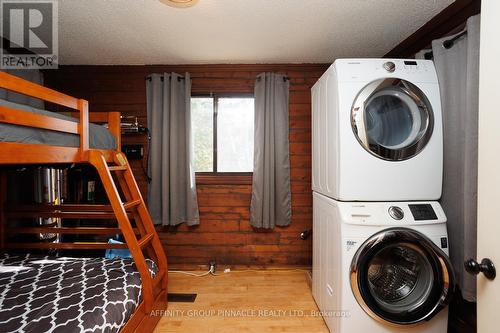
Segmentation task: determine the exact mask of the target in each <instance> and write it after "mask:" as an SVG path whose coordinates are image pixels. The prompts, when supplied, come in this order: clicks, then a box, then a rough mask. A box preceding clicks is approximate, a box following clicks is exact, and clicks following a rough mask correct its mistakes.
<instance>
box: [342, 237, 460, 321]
mask: <svg viewBox="0 0 500 333" xmlns="http://www.w3.org/2000/svg"><path fill="white" fill-rule="evenodd" d="M350 278H351V289H352V292H353V295H354V297H355V298H356V301H357V302H358V304H359V305H360V306H361V308H362V309H363V310H364V311H365V312H366V313H367V314H368V315H370V316H371V317H372V318H374V319H376V320H378V321H381V322H390V323H393V324H398V325H410V324H416V323H419V322H422V321H426V320H429V319H430V318H432V317H433V316H434V315H435V314H436V313H438V312H439V311H440V310H441V309H443V308H444V307H445V306H446V304H448V302H449V301H450V298H451V295H452V294H453V286H454V274H453V269H452V267H451V262H450V260H449V259H448V257H447V256H446V254H444V253H443V252H442V251H441V249H439V248H438V247H437V246H436V245H435V244H434V243H432V241H431V240H430V239H428V238H427V237H425V236H424V235H422V234H421V233H419V232H417V231H414V230H411V229H407V228H389V229H386V230H383V231H381V232H379V233H377V234H375V235H373V236H372V237H370V238H369V239H368V240H366V241H365V242H364V243H363V244H362V245H361V246H360V247H359V249H358V250H357V251H356V254H355V255H354V257H353V259H352V262H351V271H350Z"/></svg>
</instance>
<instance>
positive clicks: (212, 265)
mask: <svg viewBox="0 0 500 333" xmlns="http://www.w3.org/2000/svg"><path fill="white" fill-rule="evenodd" d="M216 268H217V262H216V261H215V260H210V262H209V263H208V269H209V271H210V273H215V269H216Z"/></svg>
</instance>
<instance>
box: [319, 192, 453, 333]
mask: <svg viewBox="0 0 500 333" xmlns="http://www.w3.org/2000/svg"><path fill="white" fill-rule="evenodd" d="M313 205H314V210H313V211H314V217H313V238H314V239H313V284H312V288H313V296H314V298H315V300H316V303H317V304H318V307H319V309H320V310H321V314H322V315H323V318H324V319H325V322H326V323H327V325H328V327H329V329H330V332H336V333H353V332H370V333H390V332H400V331H404V332H410V333H417V332H418V333H424V332H425V333H446V332H447V323H448V310H447V304H448V303H449V301H450V298H451V297H452V294H453V286H454V274H453V269H452V267H451V263H450V261H449V258H448V235H447V231H446V216H445V214H444V212H443V210H442V208H441V206H440V205H439V203H437V202H432V201H422V202H340V201H336V200H334V199H331V198H328V197H325V196H323V195H321V194H318V193H314V195H313Z"/></svg>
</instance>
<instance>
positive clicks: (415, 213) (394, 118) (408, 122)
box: [312, 59, 454, 333]
mask: <svg viewBox="0 0 500 333" xmlns="http://www.w3.org/2000/svg"><path fill="white" fill-rule="evenodd" d="M312 113H313V115H312V122H313V180H312V186H313V191H314V193H313V296H314V298H315V300H316V303H317V304H318V306H319V308H320V310H321V312H322V315H323V317H324V319H325V321H326V323H327V325H328V327H329V329H330V331H331V332H340V333H356V332H370V333H382V332H386V333H387V332H399V331H405V332H411V333H416V332H426V333H445V332H447V317H448V316H447V314H448V311H447V304H448V303H449V301H450V298H451V296H452V293H453V287H454V275H453V269H452V267H451V263H450V261H449V259H448V235H447V231H446V215H445V213H444V212H443V210H442V208H441V206H440V205H439V203H438V202H437V201H436V200H438V199H439V198H440V196H441V189H442V172H443V133H442V115H441V101H440V95H439V85H438V80H437V76H436V71H435V69H434V64H433V63H432V61H427V60H399V59H340V60H337V61H335V63H334V64H333V65H332V66H331V67H330V68H329V69H328V70H327V71H326V72H325V73H324V74H323V76H322V77H321V78H320V79H319V80H318V82H317V83H316V84H315V85H314V86H313V88H312Z"/></svg>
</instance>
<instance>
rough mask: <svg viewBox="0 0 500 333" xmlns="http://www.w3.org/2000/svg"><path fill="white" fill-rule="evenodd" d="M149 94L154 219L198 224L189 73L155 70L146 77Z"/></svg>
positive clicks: (150, 188)
mask: <svg viewBox="0 0 500 333" xmlns="http://www.w3.org/2000/svg"><path fill="white" fill-rule="evenodd" d="M146 97H147V114H148V128H149V130H150V131H151V146H150V152H149V154H150V155H149V164H148V170H149V175H150V177H151V183H150V184H149V192H148V206H149V211H150V213H151V217H152V219H153V222H154V223H155V224H163V225H178V224H179V223H183V222H186V223H187V224H188V225H195V224H199V223H200V218H199V213H198V199H197V195H196V183H195V178H194V169H193V148H192V147H193V140H192V133H191V79H190V77H189V74H188V73H186V75H185V76H184V77H182V76H180V75H178V74H175V73H171V74H170V73H164V74H152V75H151V76H150V77H149V78H148V80H147V81H146Z"/></svg>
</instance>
